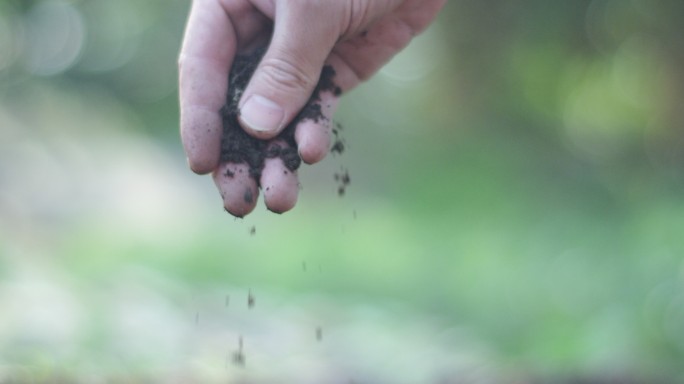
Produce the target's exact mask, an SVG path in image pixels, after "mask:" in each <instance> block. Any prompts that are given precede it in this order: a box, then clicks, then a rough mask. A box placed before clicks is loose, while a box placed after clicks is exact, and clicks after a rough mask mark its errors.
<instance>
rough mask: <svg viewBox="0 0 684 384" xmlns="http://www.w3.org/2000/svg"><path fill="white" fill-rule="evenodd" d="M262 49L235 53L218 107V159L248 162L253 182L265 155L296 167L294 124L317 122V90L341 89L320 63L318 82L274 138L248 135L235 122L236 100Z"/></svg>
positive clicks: (320, 115)
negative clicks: (222, 101)
mask: <svg viewBox="0 0 684 384" xmlns="http://www.w3.org/2000/svg"><path fill="white" fill-rule="evenodd" d="M265 52H266V48H260V49H257V50H255V51H254V52H252V53H251V54H247V55H238V56H237V57H235V60H234V61H233V66H232V68H231V70H230V74H229V84H228V94H227V95H226V104H225V105H224V106H223V108H221V115H222V117H223V137H222V140H221V162H222V163H236V164H239V163H246V164H248V165H249V173H250V176H252V177H253V178H254V179H255V180H256V181H257V183H258V182H259V178H260V176H261V170H262V168H263V166H264V160H265V159H267V158H274V157H280V158H281V159H282V160H283V163H284V164H285V166H286V167H287V168H288V169H289V170H290V171H295V170H296V169H298V168H299V166H300V165H301V162H302V160H301V158H300V157H299V152H298V150H297V143H296V142H295V138H294V132H295V127H296V126H297V124H298V123H299V122H301V121H303V120H313V121H315V122H318V121H319V120H321V119H325V118H326V117H325V116H323V113H322V110H321V104H320V101H321V97H320V94H321V93H322V92H332V93H333V94H334V95H336V96H339V95H340V94H341V93H342V90H341V89H340V87H338V86H337V85H336V84H335V82H334V81H333V78H334V77H335V70H334V69H333V67H331V66H329V65H326V66H325V67H323V70H322V72H321V77H320V79H319V82H318V85H317V86H316V89H315V90H314V92H313V93H312V95H311V98H310V99H309V101H308V102H307V104H306V106H305V107H304V108H303V109H302V110H301V111H300V113H299V114H298V115H297V116H296V117H295V118H294V120H293V121H292V122H291V123H290V124H288V125H287V127H285V129H283V131H282V132H281V133H280V134H279V135H278V136H277V137H276V138H275V139H271V140H260V139H257V138H254V137H252V136H250V135H248V134H247V133H246V132H245V131H244V130H243V129H242V127H241V126H240V124H239V122H238V116H239V114H240V111H239V109H238V102H239V101H240V98H241V97H242V94H243V92H244V90H245V88H246V87H247V84H248V83H249V80H250V78H251V77H252V74H254V71H255V70H256V68H257V65H258V64H259V61H261V58H262V57H263V55H264V53H265ZM335 132H337V131H335ZM335 136H336V143H337V141H338V140H339V139H338V137H337V133H335ZM278 142H282V143H284V145H280V144H277V143H278ZM333 151H337V152H341V151H339V150H337V149H333ZM229 176H230V175H229Z"/></svg>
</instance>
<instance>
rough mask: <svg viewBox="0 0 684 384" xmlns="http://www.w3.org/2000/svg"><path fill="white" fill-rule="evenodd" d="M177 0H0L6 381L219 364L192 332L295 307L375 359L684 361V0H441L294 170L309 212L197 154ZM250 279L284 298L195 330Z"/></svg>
mask: <svg viewBox="0 0 684 384" xmlns="http://www.w3.org/2000/svg"><path fill="white" fill-rule="evenodd" d="M188 6H189V4H188V2H187V1H180V0H164V1H162V0H153V1H152V0H150V1H144V2H141V1H134V0H117V1H111V0H72V1H67V0H52V1H48V0H46V1H37V0H35V1H27V0H4V1H1V0H0V313H2V314H3V315H0V382H2V379H3V374H5V375H7V374H16V373H13V372H14V370H13V368H15V367H25V370H26V372H28V373H27V375H30V376H31V377H33V378H40V377H47V376H49V374H48V373H45V372H46V371H45V370H48V371H50V370H53V371H54V370H55V368H54V367H55V366H61V365H63V367H62V370H57V371H58V372H62V373H64V374H65V375H67V376H69V375H71V374H73V375H77V376H79V375H80V376H83V375H85V376H84V377H89V376H88V375H89V374H95V375H100V374H110V375H112V380H114V381H123V382H128V381H127V380H128V376H126V375H124V374H123V373H122V372H121V368H122V367H123V368H124V369H125V370H126V372H129V373H130V372H140V373H139V374H140V375H142V376H141V377H147V376H146V375H149V376H151V377H155V380H160V379H159V378H160V377H166V375H167V374H170V375H173V372H177V371H175V370H173V369H170V368H169V367H170V366H175V365H174V364H175V363H172V362H175V361H176V360H174V358H175V359H180V360H183V361H185V360H188V361H190V363H187V364H188V366H182V374H179V375H178V376H177V377H176V379H177V380H179V381H182V378H181V377H184V376H183V375H184V374H188V375H194V374H197V372H203V373H202V375H205V376H202V377H205V378H206V377H212V378H216V377H217V376H212V374H209V373H206V372H208V371H207V369H208V368H207V367H212V366H213V365H212V364H214V365H216V364H217V365H218V366H221V364H222V362H221V361H219V362H218V363H216V362H215V361H213V360H211V359H209V363H206V362H205V363H203V364H205V365H197V364H196V362H194V360H193V358H192V356H205V355H207V356H212V355H211V354H210V353H209V352H208V351H213V349H211V347H210V346H213V344H212V342H213V341H214V339H217V338H218V336H216V335H217V334H220V335H223V334H222V333H221V332H224V331H225V329H226V328H230V329H231V331H230V332H233V331H232V329H233V328H240V327H243V328H244V327H248V326H247V325H246V324H248V323H249V324H251V325H249V327H251V328H249V327H248V329H249V330H248V331H244V330H243V332H247V333H250V332H251V333H250V334H251V335H252V336H253V337H254V338H256V339H258V337H259V336H258V335H262V337H263V340H262V342H263V343H265V344H268V342H269V339H268V338H267V337H266V336H263V335H270V336H271V337H274V338H276V339H277V337H276V336H274V335H275V334H276V333H275V332H271V331H269V329H271V328H273V327H275V328H277V329H281V331H282V330H284V329H285V328H287V327H294V323H295V322H297V321H299V320H301V318H302V317H306V316H312V317H321V318H323V319H327V320H320V319H318V320H316V321H327V324H329V325H330V328H333V329H335V327H337V329H339V330H340V331H339V335H338V336H339V339H335V335H333V336H331V337H330V340H331V341H330V345H334V346H335V347H334V348H333V347H331V348H332V349H331V351H329V352H328V354H325V353H323V354H318V355H317V356H318V358H323V359H325V358H328V357H330V356H335V358H337V359H341V360H342V361H343V363H339V362H338V363H339V365H340V366H341V367H346V368H347V369H349V370H354V369H355V368H358V369H359V372H356V373H357V374H358V375H360V377H362V378H363V377H366V378H375V379H376V380H375V382H411V381H410V380H411V379H409V378H422V379H416V381H414V382H425V379H424V377H426V376H420V374H419V373H417V372H422V371H421V369H425V370H426V371H429V370H430V369H436V368H434V367H437V366H440V367H441V365H439V364H441V363H439V364H438V363H437V362H435V361H437V360H438V359H436V360H430V361H429V362H428V361H427V360H425V361H423V360H420V359H419V360H420V362H417V361H413V362H412V363H411V364H406V363H405V361H404V360H402V359H403V358H406V356H414V354H418V356H423V357H424V356H428V355H429V356H433V357H434V356H437V355H439V356H442V357H444V356H446V355H449V356H450V358H451V354H456V351H460V352H459V353H460V355H459V356H460V357H463V356H471V355H472V356H476V357H472V358H470V360H468V359H466V360H467V361H469V362H471V363H472V362H476V363H472V364H474V366H476V367H478V369H479V371H477V372H482V371H487V372H489V373H491V374H492V375H494V376H496V375H497V374H502V375H503V377H506V378H507V379H506V380H504V379H501V378H500V381H499V382H521V381H516V378H518V379H519V380H522V382H526V381H524V380H525V379H526V378H535V377H536V378H539V377H541V378H556V379H555V381H554V380H551V381H552V382H558V380H560V378H569V377H582V376H588V377H596V378H600V377H606V376H607V377H612V376H613V375H615V376H616V377H632V378H639V377H644V378H653V380H655V379H662V380H663V382H668V383H669V382H683V380H684V371H682V368H681V362H682V361H684V197H683V196H684V194H683V192H684V177H683V176H684V173H683V171H682V170H683V169H684V113H683V112H682V111H683V110H682V108H681V105H682V104H683V103H684V69H683V68H684V67H683V66H682V63H683V62H684V60H683V59H684V39H682V36H684V23H682V22H681V21H682V16H683V15H684V2H682V1H681V0H575V1H566V2H558V1H556V2H553V1H549V0H525V1H523V0H506V1H504V0H477V1H476V0H451V1H450V2H449V3H448V4H447V6H446V7H445V9H444V11H443V13H442V14H441V15H440V18H439V20H438V22H437V23H436V24H435V25H434V26H433V27H432V28H430V29H429V30H428V31H427V32H426V33H425V34H424V35H421V36H419V37H418V38H417V39H416V41H415V42H414V43H413V44H412V45H411V46H410V47H409V48H408V49H407V50H406V51H405V52H403V53H402V54H400V55H399V56H397V57H396V58H395V60H394V61H393V62H392V63H390V64H389V65H388V66H387V67H386V68H385V69H383V70H382V71H381V72H380V73H379V74H378V75H377V76H376V77H375V78H374V79H372V80H371V81H370V82H369V83H368V84H365V85H363V86H361V87H360V89H358V90H355V91H354V92H352V93H350V94H349V95H347V96H346V97H345V99H344V100H343V103H342V106H341V108H340V112H339V113H338V116H337V118H338V121H340V122H341V123H342V124H343V125H344V127H345V128H344V134H345V137H346V140H347V143H348V146H349V150H348V151H347V153H346V154H345V156H343V157H341V158H336V157H332V158H331V159H328V160H326V162H324V163H323V164H322V165H319V166H316V167H311V168H305V169H303V170H302V171H301V175H302V179H303V185H304V190H303V191H302V194H301V198H300V203H299V205H298V207H297V208H296V209H295V211H293V212H291V213H288V214H286V215H283V216H282V217H280V216H274V215H271V214H269V213H267V212H264V210H263V209H260V210H259V212H257V213H255V214H254V215H253V216H252V217H249V218H247V219H246V220H245V221H234V220H233V219H232V218H230V217H229V216H227V215H225V214H224V213H222V212H221V211H220V202H219V199H218V197H217V194H216V193H215V192H214V191H213V190H212V185H211V181H210V180H209V179H208V178H197V177H194V176H193V175H191V174H190V172H189V171H187V170H186V167H185V165H184V164H183V162H184V159H183V155H182V152H181V149H180V143H179V140H178V138H177V136H178V135H177V130H178V128H177V126H178V107H177V90H176V80H175V77H176V55H177V52H178V49H179V45H180V40H181V37H182V31H183V24H184V21H185V18H186V16H187V14H186V13H187V10H188ZM341 166H343V167H345V168H348V169H349V170H350V172H351V175H352V180H353V184H352V186H351V189H350V190H349V193H348V195H347V196H345V197H344V198H343V199H341V200H340V199H339V198H338V197H337V196H336V195H335V185H334V182H333V180H332V175H333V173H334V172H335V171H336V170H338V169H339V168H340V167H341ZM252 226H254V227H255V228H256V234H255V235H254V236H250V235H249V230H250V228H251V227H252ZM250 287H251V288H253V289H256V290H259V291H260V292H269V293H268V294H267V295H266V297H268V298H270V299H269V300H271V304H273V302H275V303H280V304H279V305H280V307H278V305H276V304H273V307H274V308H279V309H277V310H276V309H274V310H272V311H271V312H268V311H267V310H266V309H264V311H265V312H264V313H263V314H262V316H264V317H268V318H269V319H271V321H272V322H275V321H276V320H273V319H281V318H282V319H285V320H282V322H283V323H284V324H285V325H283V324H281V323H277V322H275V323H273V324H271V323H268V322H265V320H264V319H263V318H262V319H261V320H259V321H262V322H265V324H261V323H258V324H257V325H254V324H252V323H253V322H254V320H253V319H254V318H252V320H251V321H252V323H250V320H248V319H249V316H248V315H244V314H239V315H235V317H234V318H233V317H231V318H230V320H229V321H228V323H229V325H225V326H223V327H220V326H217V325H216V324H214V323H212V324H214V325H212V326H207V327H209V328H207V329H205V330H204V331H205V332H204V333H202V334H199V333H198V334H194V333H193V331H192V330H190V328H192V327H191V326H190V324H192V321H193V320H192V319H193V317H194V316H195V311H200V310H201V311H202V316H203V317H202V318H205V317H204V316H205V315H206V316H207V317H209V318H213V319H215V323H218V322H219V321H218V320H216V319H219V318H220V319H223V318H222V317H221V316H223V315H222V314H216V312H218V310H217V309H216V308H214V307H219V309H220V307H221V306H222V298H223V295H225V294H226V293H225V292H242V293H244V291H245V290H246V289H248V288H250ZM310 295H313V296H315V297H317V298H318V299H316V300H313V299H311V300H310V299H309V298H310ZM231 297H233V296H231ZM317 300H320V301H321V302H323V303H325V305H323V307H325V308H326V309H324V310H323V309H320V305H321V304H320V303H319V301H317ZM312 302H313V303H314V304H311V303H312ZM284 303H290V305H289V306H288V305H286V304H284ZM266 307H268V305H266ZM295 307H301V308H304V309H302V313H298V312H296V311H294V309H292V308H295ZM331 307H332V308H334V309H331ZM367 307H371V308H376V311H377V312H373V311H371V310H368V309H367ZM359 308H366V309H363V310H361V309H359ZM348 311H351V312H353V313H357V312H358V314H357V315H353V314H351V315H350V314H348ZM354 311H357V312H354ZM131 313H133V314H134V315H130V314H131ZM198 313H199V312H198ZM312 313H313V314H312ZM131 316H132V317H131ZM212 316H213V317H212ZM435 318H438V319H439V321H435V322H433V321H432V320H431V319H435ZM333 319H334V320H333ZM48 320H49V321H48ZM162 323H163V326H162ZM186 323H187V324H186ZM423 326H424V327H425V328H426V329H429V331H425V330H423V328H421V327H423ZM231 327H233V328H231ZM278 327H284V328H278ZM345 327H351V328H350V329H351V330H349V331H343V330H344V329H347V328H345ZM355 327H359V328H358V329H357V328H355ZM454 327H456V328H458V329H460V330H461V331H463V332H465V334H467V335H468V337H467V339H468V340H470V342H463V341H462V339H460V338H458V339H457V341H456V342H454V343H451V342H450V341H443V340H442V339H441V336H439V335H444V334H450V335H451V333H450V332H452V331H453V329H454ZM287 329H288V331H287V332H293V333H295V334H296V333H297V332H298V331H297V330H296V329H295V330H290V328H287ZM326 329H329V328H326ZM222 330H223V331H222ZM447 331H448V332H447ZM164 332H167V333H164ZM236 332H237V331H236ZM283 332H285V331H283ZM345 332H349V333H348V334H347V333H345ZM425 334H429V335H430V336H429V337H428V336H425ZM169 335H172V336H173V337H171V336H169ZM193 335H194V336H193ZM350 335H363V338H362V340H363V345H353V343H352V341H351V340H356V339H354V338H353V337H350ZM233 336H235V335H233V334H232V333H231V335H230V337H232V338H233V339H234V338H235V337H233ZM343 336H344V337H343ZM221 337H223V336H221ZM403 338H405V342H403V341H404V339H403ZM188 339H193V340H194V342H192V343H191V342H189V341H188ZM233 339H231V340H233ZM345 339H348V340H347V341H346V343H345ZM390 339H391V340H392V341H390ZM475 339H476V340H479V341H478V342H477V343H475V342H473V341H472V340H475ZM136 340H141V341H140V343H138V344H136ZM258 340H261V339H258ZM279 340H280V339H279ZM336 340H338V341H339V344H335V342H336ZM445 340H446V339H445ZM449 340H451V339H449ZM150 341H151V342H157V343H158V344H157V345H158V346H157V347H154V346H152V347H150V346H149V345H147V344H146V342H150ZM233 341H234V340H233ZM281 341H282V340H281ZM421 343H425V345H430V346H432V347H434V348H436V349H434V350H430V351H432V352H431V353H432V354H424V352H425V351H424V350H419V348H421V346H422V345H423V344H421ZM139 344H140V345H139ZM143 344H145V345H143ZM153 344H154V343H153ZM437 347H439V348H437ZM146 348H147V349H146ZM183 348H185V349H183ZM335 348H337V349H335ZM424 348H425V350H428V349H429V348H428V347H424ZM459 348H461V349H462V350H461V349H459ZM148 349H149V350H148ZM366 349H367V350H368V351H371V352H365V353H364V352H360V351H364V350H366ZM483 351H484V352H483ZM315 353H317V352H315V351H314V354H315ZM354 353H358V356H353V355H354ZM385 353H388V354H392V356H393V359H390V360H391V361H392V362H393V363H392V364H394V365H387V366H383V365H382V363H381V362H385V363H387V359H388V357H387V355H385ZM127 355H130V356H129V357H130V359H126V357H125V356H127ZM179 356H180V357H179ZM188 356H190V357H188ZM321 356H324V357H321ZM349 356H351V357H349ZM257 358H258V356H257ZM330 359H333V358H332V357H330ZM197 360H201V361H204V360H202V359H200V358H199V357H197ZM333 360H334V359H333ZM288 361H290V360H288ZM335 361H338V360H335ZM349 361H355V363H351V362H349ZM359 361H364V362H366V364H367V365H363V363H361V362H359ZM445 361H446V360H445ZM455 361H456V360H448V361H446V362H445V363H444V364H445V365H446V366H449V365H450V364H451V365H454V364H455V363H454V362H455ZM458 361H461V360H458ZM376 363H377V364H376ZM374 364H375V365H374ZM387 364H389V363H387ZM431 364H432V365H431ZM463 364H465V363H463ZM294 366H295V367H298V366H297V365H296V364H295V365H294ZM464 366H470V365H468V364H465V365H464ZM149 367H154V369H151V368H149ZM307 367H308V368H311V367H310V366H307ZM369 367H370V368H369ZM381 367H384V368H381ZM388 367H389V368H392V369H395V371H391V370H390V371H389V373H387V372H385V371H383V370H382V369H389V368H388ZM176 368H178V367H176ZM271 368H273V367H271ZM22 369H24V368H22ZM41 369H42V370H43V371H41ZM178 369H181V368H178ZM273 369H275V368H273ZM283 369H284V368H283ZM340 369H343V368H340ZM364 369H365V370H367V372H366V371H364ZM454 369H456V368H454ZM397 370H398V371H397ZM19 371H21V370H19ZM313 371H315V369H314V370H313ZM8 372H9V373H8ZM22 372H23V371H22ZM50 372H52V371H50ZM96 372H97V373H96ZM155 372H156V373H155ZM211 372H213V371H211ZM274 372H280V371H278V370H275V371H274ZM364 372H365V373H364ZM368 372H371V373H368ZM378 372H381V373H378ZM454 372H457V373H454V374H455V375H456V374H458V375H463V372H470V374H472V372H474V371H468V370H466V371H463V370H461V371H458V370H455V371H454ZM41 375H42V376H41ZM364 375H365V376H364ZM373 375H376V376H373ZM383 375H384V376H383ZM516 375H520V377H518V376H516ZM20 376H21V375H20ZM200 376H201V375H200ZM260 377H262V376H258V375H256V376H254V377H253V378H252V379H254V380H257V381H258V379H259V378H260ZM383 377H384V378H385V379H382V378H383ZM387 377H390V379H386V378H387ZM466 377H469V378H470V379H471V381H472V382H492V381H491V377H489V379H487V380H490V381H487V380H486V379H485V378H483V377H488V376H487V375H484V376H478V375H475V376H472V375H471V376H467V375H466ZM401 379H403V380H405V381H400V380H401ZM83 380H84V381H85V382H88V379H83ZM443 380H447V379H446V377H444V378H443ZM454 380H455V379H454ZM478 380H480V381H478ZM530 380H532V379H530ZM634 380H637V379H634ZM649 380H650V379H649ZM27 381H28V380H27ZM205 381H207V382H209V381H212V380H205ZM371 381H372V380H371ZM442 382H450V381H442ZM457 382H460V381H457ZM627 382H632V381H627ZM635 382H636V381H635ZM651 382H652V381H651Z"/></svg>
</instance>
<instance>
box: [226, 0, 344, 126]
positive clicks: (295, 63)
mask: <svg viewBox="0 0 684 384" xmlns="http://www.w3.org/2000/svg"><path fill="white" fill-rule="evenodd" d="M340 4H341V2H340V3H338V2H311V1H309V2H304V1H296V2H289V1H286V2H278V3H276V5H275V6H276V9H275V14H276V15H277V17H276V20H275V26H274V33H273V40H272V41H271V44H270V46H269V48H268V50H267V52H266V54H265V55H264V58H263V59H262V60H261V62H260V63H259V66H258V67H257V70H256V71H255V73H254V75H253V77H252V79H251V81H250V83H249V85H248V86H247V89H245V92H244V94H243V96H242V98H241V100H240V103H239V108H240V123H241V124H242V126H243V128H245V130H246V131H247V132H249V133H250V134H251V135H253V136H255V137H257V138H260V139H269V138H272V137H274V136H275V135H277V134H278V133H279V132H280V131H281V130H282V129H283V128H284V127H285V126H286V125H287V124H288V123H289V122H290V121H292V119H293V118H294V117H295V116H296V114H297V113H298V112H299V110H300V109H301V108H302V107H303V106H304V105H305V103H306V102H307V100H308V99H309V97H310V95H311V93H312V91H313V89H314V87H315V86H316V83H317V82H318V78H319V76H320V73H321V68H322V67H323V63H324V62H325V59H326V58H327V57H328V55H329V53H330V50H331V49H332V47H333V45H334V44H335V42H336V41H337V39H338V38H339V36H340V32H341V28H342V27H341V26H339V27H336V26H333V27H331V24H330V18H327V17H325V15H330V14H333V15H334V12H336V9H337V8H339V7H340ZM314 16H315V17H314ZM337 19H339V17H337ZM303 21H306V22H303Z"/></svg>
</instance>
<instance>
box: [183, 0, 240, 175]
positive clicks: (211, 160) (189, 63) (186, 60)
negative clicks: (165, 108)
mask: <svg viewBox="0 0 684 384" xmlns="http://www.w3.org/2000/svg"><path fill="white" fill-rule="evenodd" d="M236 46H237V39H236V33H235V29H234V28H233V25H232V23H231V20H230V18H229V17H228V15H227V13H226V12H225V10H224V9H223V8H222V7H221V5H220V4H219V2H218V1H217V0H195V1H193V3H192V9H191V10H190V16H189V18H188V23H187V27H186V30H185V36H184V38H183V45H182V48H181V52H180V56H179V59H178V70H179V95H180V115H181V118H180V131H181V140H182V141H183V147H184V149H185V153H186V155H187V157H188V163H189V165H190V168H191V169H192V170H193V171H194V172H196V173H199V174H205V173H209V172H211V171H212V170H214V169H215V168H216V167H217V166H218V163H219V157H220V153H221V136H222V132H223V123H222V118H221V115H220V112H219V111H220V110H221V107H222V106H223V104H224V103H225V101H226V91H227V88H228V70H229V68H230V66H231V65H232V62H233V57H234V56H235V51H236Z"/></svg>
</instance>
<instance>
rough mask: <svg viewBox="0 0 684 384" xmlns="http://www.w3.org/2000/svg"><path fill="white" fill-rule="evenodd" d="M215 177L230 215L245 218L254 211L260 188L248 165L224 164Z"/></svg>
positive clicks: (215, 172)
mask: <svg viewBox="0 0 684 384" xmlns="http://www.w3.org/2000/svg"><path fill="white" fill-rule="evenodd" d="M213 177H214V183H215V184H216V187H217V188H218V190H219V192H220V193H221V197H222V198H223V207H224V208H225V210H226V211H227V212H228V213H230V214H231V215H233V216H235V217H244V216H246V215H248V214H249V213H250V212H252V211H253V210H254V207H256V203H257V199H258V197H259V188H258V186H257V182H256V180H254V178H253V177H252V176H251V175H250V173H249V166H248V165H247V164H235V163H223V164H221V165H220V166H219V167H218V168H216V170H215V171H214V173H213Z"/></svg>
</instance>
